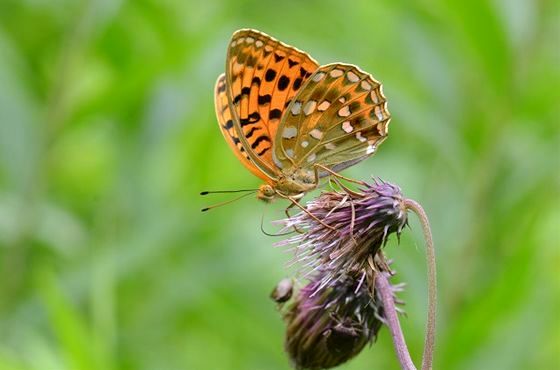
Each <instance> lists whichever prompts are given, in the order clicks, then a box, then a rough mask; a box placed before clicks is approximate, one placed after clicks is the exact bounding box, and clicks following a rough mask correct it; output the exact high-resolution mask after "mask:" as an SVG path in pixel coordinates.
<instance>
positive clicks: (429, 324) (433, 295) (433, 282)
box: [404, 199, 437, 370]
mask: <svg viewBox="0 0 560 370" xmlns="http://www.w3.org/2000/svg"><path fill="white" fill-rule="evenodd" d="M404 204H405V207H406V209H407V210H410V211H412V212H414V213H415V214H416V215H417V216H418V218H419V219H420V224H421V225H422V231H423V232H424V238H425V240H426V265H427V269H428V314H427V315H428V317H427V320H426V337H425V341H424V354H423V357H422V370H430V369H431V368H432V363H433V358H434V342H435V333H436V306H437V303H436V302H437V278H436V254H435V249H434V241H433V239H432V230H431V229H430V222H429V221H428V216H427V215H426V212H425V211H424V209H423V208H422V206H421V205H420V204H419V203H418V202H416V201H414V200H412V199H406V200H405V201H404Z"/></svg>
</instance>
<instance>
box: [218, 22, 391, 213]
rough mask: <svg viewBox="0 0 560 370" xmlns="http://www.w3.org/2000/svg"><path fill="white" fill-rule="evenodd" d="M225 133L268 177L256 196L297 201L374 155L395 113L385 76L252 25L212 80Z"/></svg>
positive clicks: (244, 159) (242, 157)
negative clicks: (323, 61)
mask: <svg viewBox="0 0 560 370" xmlns="http://www.w3.org/2000/svg"><path fill="white" fill-rule="evenodd" d="M214 98H215V108H216V116H217V118H218V123H219V126H220V130H221V131H222V134H223V136H224V138H225V140H226V141H227V143H228V144H229V146H230V147H231V149H232V150H233V152H234V153H235V155H236V156H237V158H238V159H239V161H241V163H242V164H243V165H244V166H245V167H246V168H247V169H248V170H249V171H251V172H252V173H253V174H254V175H256V176H258V177H259V178H261V179H262V180H264V181H265V184H263V185H261V186H260V187H259V189H258V191H257V198H259V199H261V200H264V201H272V200H273V199H275V198H276V197H281V198H287V199H290V200H291V201H292V202H295V201H296V200H297V199H299V198H301V197H303V196H304V195H305V193H307V192H309V191H311V190H313V189H315V188H316V187H317V186H318V185H319V180H320V179H321V178H323V177H325V176H328V175H329V174H337V172H338V171H341V170H343V169H345V168H347V167H350V166H352V165H354V164H356V163H358V162H360V161H362V160H364V159H365V158H367V157H369V156H371V155H372V154H373V153H374V152H375V151H376V149H377V147H378V146H379V145H380V144H381V143H382V142H383V141H384V140H385V138H386V137H387V133H388V124H389V120H390V114H389V112H388V110H387V100H386V98H385V96H384V95H383V92H382V88H381V84H380V83H379V82H378V81H376V80H375V79H374V78H373V77H372V76H371V75H369V74H368V73H366V72H363V71H362V70H360V69H359V68H358V67H356V66H353V65H350V64H342V63H334V64H327V65H323V66H320V65H319V64H318V63H317V62H316V61H315V60H314V59H313V58H312V57H311V56H309V55H308V54H306V53H305V52H303V51H301V50H298V49H296V48H295V47H292V46H289V45H286V44H284V43H282V42H280V41H278V40H276V39H274V38H272V37H270V36H268V35H266V34H264V33H262V32H259V31H256V30H252V29H242V30H239V31H236V32H235V33H234V34H233V36H232V38H231V41H230V43H229V46H228V50H227V58H226V70H225V73H223V74H221V75H220V76H219V77H218V80H217V82H216V86H215V95H214Z"/></svg>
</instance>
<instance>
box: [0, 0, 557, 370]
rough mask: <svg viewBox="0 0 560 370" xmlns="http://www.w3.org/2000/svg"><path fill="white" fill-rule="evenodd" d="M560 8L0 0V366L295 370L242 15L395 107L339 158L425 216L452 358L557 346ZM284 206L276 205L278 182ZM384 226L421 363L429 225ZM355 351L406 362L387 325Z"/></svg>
mask: <svg viewBox="0 0 560 370" xmlns="http://www.w3.org/2000/svg"><path fill="white" fill-rule="evenodd" d="M559 19H560V17H559V9H558V5H557V3H556V2H553V1H539V2H536V1H530V0H518V1H505V0H496V1H492V2H488V1H484V0H475V1H457V2H447V1H443V0H436V1H433V2H427V1H418V2H408V1H402V0H400V1H389V0H385V1H365V0H361V1H355V2H338V1H306V2H300V1H286V2H282V3H281V5H280V3H279V2H268V1H256V0H255V1H225V0H222V1H214V0H210V1H203V2H196V3H195V2H188V1H187V2H185V1H179V0H166V1H155V0H139V1H129V2H126V1H111V0H103V1H69V0H59V1H39V0H25V1H18V0H0V84H1V88H0V279H1V280H0V281H2V284H0V369H17V370H20V369H21V370H27V369H41V370H42V369H80V370H82V369H84V370H86V369H193V370H199V369H201V370H205V369H242V370H248V369H255V370H260V369H267V370H274V369H287V368H289V364H288V360H287V357H286V356H285V355H284V353H283V349H282V340H283V330H284V329H283V326H282V323H281V320H280V317H279V316H278V314H277V313H276V312H275V309H274V305H273V304H272V302H270V301H269V299H268V298H267V296H268V293H269V291H270V290H271V289H272V287H273V286H274V285H275V283H276V282H277V281H278V280H279V279H280V278H281V277H283V276H284V275H285V274H286V271H285V270H284V265H283V264H284V262H286V261H287V260H288V258H289V256H287V255H286V254H285V253H283V252H282V251H280V250H278V249H274V248H272V242H273V241H274V239H272V238H269V237H267V236H265V235H263V234H262V233H261V232H260V231H259V224H260V218H261V215H262V214H264V218H265V228H267V229H271V228H272V226H271V225H270V224H269V223H268V221H269V220H271V219H277V218H281V217H282V215H283V213H282V212H281V210H282V208H283V207H284V206H285V204H277V205H275V206H272V207H265V206H264V205H261V204H258V203H257V201H256V200H248V199H247V200H243V201H239V202H237V203H235V204H234V205H231V206H229V207H226V208H222V209H217V210H214V211H211V212H209V213H207V214H200V212H199V209H200V208H201V207H203V206H205V205H207V202H210V203H212V202H214V201H216V202H217V201H221V200H223V199H226V198H225V197H223V198H222V197H218V196H216V197H215V198H212V199H202V198H201V197H199V196H198V192H199V191H201V190H212V189H238V188H246V187H248V186H257V185H258V184H259V181H258V180H257V179H255V178H254V177H253V176H252V175H251V174H250V173H249V172H248V171H246V170H245V169H244V168H243V167H242V166H241V164H239V163H238V162H237V160H236V158H235V157H234V156H233V155H232V153H231V152H230V149H229V148H228V147H227V146H226V144H225V143H224V142H223V139H222V136H221V134H220V132H219V130H218V128H217V125H216V122H215V117H214V108H213V96H212V93H213V91H212V90H213V86H214V81H215V79H216V77H217V76H218V74H219V73H221V72H222V71H223V66H224V57H225V51H226V46H227V43H228V40H229V37H230V35H231V34H232V33H233V31H234V30H236V29H238V28H244V27H252V28H257V29H259V30H262V31H264V32H266V33H269V34H271V35H273V36H275V37H277V38H279V39H281V40H283V41H285V42H287V43H290V44H292V45H295V46H297V47H298V48H300V49H303V50H306V51H308V52H309V53H311V54H312V55H313V56H314V57H315V58H316V59H317V60H319V61H320V62H322V63H330V62H335V61H341V62H349V63H353V64H357V65H359V66H360V67H361V68H363V69H364V70H366V71H368V72H371V73H372V74H373V75H374V76H375V78H377V79H379V80H381V81H382V82H383V84H384V87H385V88H384V91H385V93H386V95H387V97H388V99H389V108H390V110H391V112H392V114H393V117H394V118H393V121H392V124H391V129H390V137H389V139H388V140H387V141H386V142H385V143H384V144H383V145H382V147H381V148H380V150H379V152H378V153H377V154H376V156H375V157H373V158H371V159H369V160H367V161H365V162H364V163H362V164H360V165H358V166H356V167H354V168H352V169H349V170H348V171H346V172H345V174H347V175H349V176H351V177H355V178H360V179H367V178H369V176H370V175H374V176H379V177H381V178H383V179H385V180H388V181H391V182H394V183H397V184H399V185H400V186H401V187H402V189H403V192H404V193H405V194H406V195H408V196H409V197H411V198H414V199H416V200H418V201H419V202H421V203H422V204H423V206H424V207H425V208H426V210H427V212H428V214H429V215H430V217H431V222H432V228H433V231H434V236H435V242H436V248H437V249H438V262H439V284H440V294H439V297H440V302H439V332H438V341H437V349H436V358H435V368H438V369H508V370H511V369H552V368H555V366H558V363H560V358H559V355H558V354H559V353H560V333H559V327H560V322H559V316H558V309H559V302H558V299H559V298H558V297H560V286H559V280H558V274H559V272H560V271H559V269H558V263H559V261H560V255H559V252H558V250H559V249H558V247H559V246H560V245H559V244H560V243H559V234H558V229H559V226H560V212H559V207H558V206H559V204H558V203H559V201H558V199H559V191H558V190H559V183H560V181H559V180H560V179H559V176H558V170H559V168H560V166H559V165H560V163H559V158H560V155H559V154H560V153H559V152H558V151H559V140H558V139H559V135H558V123H559V118H560V112H559V106H558V102H559V101H560V93H559V92H560V90H559V89H558V86H560V70H559V68H558V66H559V62H560V57H559V55H560V54H559V48H558V35H559V34H560V27H559V25H560V21H559ZM278 203H282V202H278ZM411 226H412V231H405V234H404V237H403V240H402V243H401V245H397V244H396V242H395V241H394V240H392V241H391V242H390V243H389V245H388V246H387V249H386V250H387V253H388V254H389V255H390V256H391V257H393V258H394V259H395V267H396V269H397V270H398V272H399V279H400V280H402V281H405V282H407V283H408V286H407V291H406V292H405V294H404V297H403V298H404V299H405V300H406V301H407V306H406V310H407V312H408V317H407V318H405V319H403V327H404V330H405V333H406V334H407V338H408V342H409V345H410V347H411V350H412V352H413V355H414V356H415V359H416V360H417V361H418V360H419V356H420V353H421V349H422V341H423V330H424V320H425V307H426V286H425V267H424V265H423V263H424V262H423V261H424V256H423V246H422V244H421V241H420V240H421V239H420V235H421V234H420V227H419V225H418V223H416V222H414V221H413V222H412V225H411ZM341 368H344V369H349V370H350V369H397V368H398V365H397V362H396V360H395V357H394V353H393V349H392V348H391V343H390V338H389V337H388V335H387V333H386V331H382V333H381V336H380V338H379V339H378V341H377V343H375V345H374V346H373V347H371V348H366V349H365V350H364V352H363V353H362V354H361V355H360V356H358V358H357V359H355V360H353V361H352V362H350V363H349V364H347V365H345V366H342V367H341Z"/></svg>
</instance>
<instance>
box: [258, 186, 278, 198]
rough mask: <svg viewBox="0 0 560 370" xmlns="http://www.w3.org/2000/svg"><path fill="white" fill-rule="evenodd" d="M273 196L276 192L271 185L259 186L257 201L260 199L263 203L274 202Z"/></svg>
mask: <svg viewBox="0 0 560 370" xmlns="http://www.w3.org/2000/svg"><path fill="white" fill-rule="evenodd" d="M275 196H276V191H275V190H274V188H273V187H272V186H271V185H269V184H262V185H261V186H259V190H258V191H257V199H260V200H262V201H264V202H265V203H270V202H272V201H273V200H274V197H275Z"/></svg>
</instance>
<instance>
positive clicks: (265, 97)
mask: <svg viewBox="0 0 560 370" xmlns="http://www.w3.org/2000/svg"><path fill="white" fill-rule="evenodd" d="M271 100H272V96H271V95H270V94H266V95H259V98H258V103H259V104H260V105H263V104H267V103H270V102H271Z"/></svg>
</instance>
